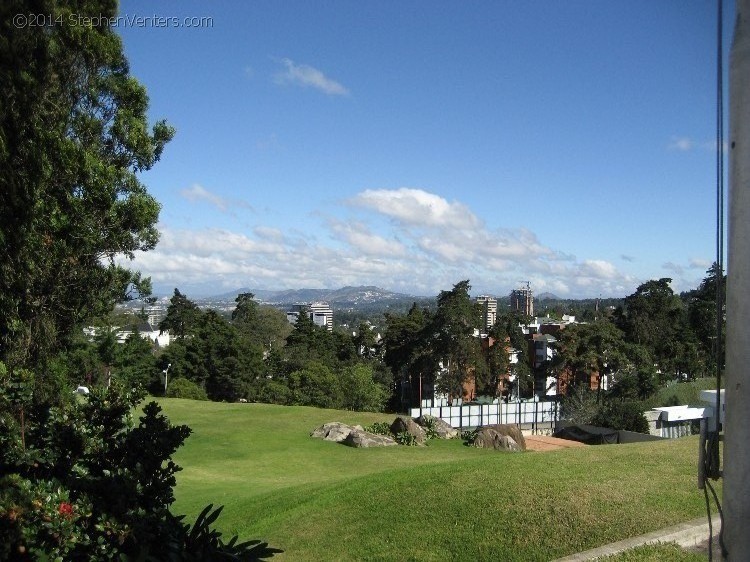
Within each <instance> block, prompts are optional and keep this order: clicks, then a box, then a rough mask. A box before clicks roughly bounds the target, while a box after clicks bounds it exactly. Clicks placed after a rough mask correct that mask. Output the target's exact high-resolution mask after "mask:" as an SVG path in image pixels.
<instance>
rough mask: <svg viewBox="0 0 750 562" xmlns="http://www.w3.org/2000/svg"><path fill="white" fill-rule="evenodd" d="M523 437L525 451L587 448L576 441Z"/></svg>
mask: <svg viewBox="0 0 750 562" xmlns="http://www.w3.org/2000/svg"><path fill="white" fill-rule="evenodd" d="M525 437H526V450H527V451H555V450H557V449H573V448H577V447H588V445H586V444H584V443H580V442H578V441H571V440H570V439H560V438H558V437H549V436H546V435H526V436H525Z"/></svg>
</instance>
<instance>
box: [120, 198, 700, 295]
mask: <svg viewBox="0 0 750 562" xmlns="http://www.w3.org/2000/svg"><path fill="white" fill-rule="evenodd" d="M199 188H200V186H193V187H192V188H190V189H189V190H185V192H183V195H184V196H185V197H188V198H191V197H192V198H193V199H195V200H205V201H208V202H210V203H212V204H213V205H215V206H217V207H219V208H221V207H222V206H223V207H226V202H224V201H223V200H222V199H221V198H217V197H216V196H215V195H212V194H211V193H209V192H207V191H206V190H204V189H202V188H200V189H199ZM335 211H339V212H340V213H341V214H342V215H343V216H339V217H335V216H332V215H323V214H320V213H318V214H316V215H314V216H315V220H319V221H320V224H319V228H318V230H316V232H315V235H314V236H311V235H310V234H309V233H302V232H287V231H282V230H280V229H278V228H276V227H274V226H271V225H268V224H255V225H254V226H253V227H252V228H251V229H249V230H247V231H246V232H237V231H233V230H231V229H223V228H207V229H200V230H189V229H184V228H182V229H176V228H173V227H171V226H170V225H169V224H160V225H159V226H158V228H159V230H160V232H161V241H160V242H159V245H158V246H157V248H156V249H155V250H153V251H151V252H146V253H141V254H138V255H137V257H136V260H135V262H134V263H133V264H131V265H132V266H133V267H135V268H137V269H140V270H141V271H142V272H143V274H144V275H149V276H151V277H152V280H153V282H154V285H155V287H156V288H157V292H160V293H165V292H169V291H171V288H173V287H179V288H180V289H181V290H183V289H185V290H188V293H189V294H191V292H192V293H195V294H196V296H200V295H210V294H219V293H221V292H224V291H228V290H233V289H237V288H240V287H253V288H258V289H263V288H302V287H309V288H335V287H340V286H344V285H378V286H381V287H384V288H387V289H391V290H396V291H401V292H405V293H409V294H414V295H435V294H437V293H438V292H439V291H440V290H443V289H449V288H450V287H452V286H453V285H454V284H455V283H456V282H457V281H460V280H461V279H470V280H471V283H472V286H473V287H474V291H475V292H487V293H491V294H497V295H503V294H506V293H507V292H508V291H509V290H510V289H512V288H515V287H517V286H518V285H519V283H520V281H521V280H524V281H525V280H529V281H531V285H532V287H533V288H534V290H535V291H536V292H537V293H541V292H545V291H550V292H553V293H555V294H557V295H559V296H562V297H566V296H567V297H574V298H579V297H591V296H599V295H604V296H625V295H627V294H630V293H632V292H633V291H634V290H635V288H636V287H637V285H638V284H639V283H641V282H643V281H645V279H637V278H635V277H634V276H633V275H630V274H628V273H625V272H623V271H621V270H620V269H618V267H617V266H616V265H615V264H613V263H612V262H610V261H608V260H607V259H603V258H602V257H601V256H591V257H583V258H578V257H576V256H574V255H571V254H570V253H567V252H564V251H562V250H561V249H558V248H553V247H551V246H550V245H548V244H547V243H545V242H543V241H541V240H539V239H538V237H537V235H536V234H535V233H534V232H532V231H531V230H528V229H511V228H490V227H488V226H487V225H486V224H485V223H484V222H483V221H482V220H481V219H480V218H479V217H478V216H477V215H476V214H475V213H474V212H473V211H472V210H471V209H470V208H469V207H468V206H467V205H465V204H463V203H462V202H460V201H448V200H446V199H445V198H443V197H441V196H440V195H437V194H435V193H431V192H429V191H426V190H423V189H418V188H408V187H402V188H397V189H367V190H364V191H361V192H360V193H357V194H356V195H354V196H353V197H350V198H349V199H347V200H346V201H344V202H342V204H341V205H339V207H338V208H337V209H335ZM255 218H256V219H257V217H255ZM629 258H630V257H629ZM630 259H633V258H630ZM702 265H704V263H703V262H702V261H701V260H698V259H694V260H692V261H691V263H689V264H686V265H685V266H679V265H677V264H673V263H668V264H664V267H665V269H666V270H668V271H670V272H671V273H676V272H682V271H688V270H691V269H692V271H696V267H700V266H702Z"/></svg>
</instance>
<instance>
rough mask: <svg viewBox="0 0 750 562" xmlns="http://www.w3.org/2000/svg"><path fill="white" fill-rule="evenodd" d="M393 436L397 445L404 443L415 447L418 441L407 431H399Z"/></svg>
mask: <svg viewBox="0 0 750 562" xmlns="http://www.w3.org/2000/svg"><path fill="white" fill-rule="evenodd" d="M393 438H394V439H395V440H396V443H398V444H399V445H406V446H408V447H416V446H417V445H418V444H419V443H417V438H416V437H415V436H414V435H412V434H411V433H409V432H408V431H400V432H399V433H397V434H396V435H394V436H393Z"/></svg>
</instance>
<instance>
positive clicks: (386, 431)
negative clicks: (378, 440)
mask: <svg viewBox="0 0 750 562" xmlns="http://www.w3.org/2000/svg"><path fill="white" fill-rule="evenodd" d="M364 429H365V431H369V432H370V433H375V434H377V435H391V424H389V423H388V422H375V423H372V424H370V425H366V426H365V428H364Z"/></svg>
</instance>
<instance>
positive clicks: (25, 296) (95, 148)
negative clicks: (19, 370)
mask: <svg viewBox="0 0 750 562" xmlns="http://www.w3.org/2000/svg"><path fill="white" fill-rule="evenodd" d="M116 10H117V4H116V2H114V1H111V0H102V1H97V0H88V1H83V2H77V3H75V6H72V5H68V4H67V3H65V2H55V1H51V0H50V1H44V2H28V1H24V0H9V1H7V2H3V4H2V9H1V10H0V39H1V40H0V99H2V100H3V102H2V104H0V170H2V173H0V248H2V256H1V257H0V261H1V262H2V265H3V266H2V268H0V360H3V361H5V362H6V363H7V364H8V366H9V367H10V368H15V367H16V366H37V365H38V364H39V362H40V361H45V360H46V359H48V358H49V357H50V355H51V354H52V353H54V352H55V351H57V350H59V349H64V348H65V347H66V346H67V344H68V343H69V341H70V338H71V336H73V335H74V333H75V328H76V327H77V326H80V324H81V322H83V321H84V320H85V319H86V318H89V317H92V316H96V315H100V314H104V313H107V312H108V311H109V310H110V309H111V307H112V305H113V303H114V302H115V301H117V300H123V299H128V298H132V297H133V296H140V295H141V294H147V293H149V292H150V283H149V282H148V280H146V279H142V278H141V277H140V275H139V274H137V273H132V272H130V271H128V270H126V269H124V268H122V267H120V266H118V265H116V263H115V257H116V256H126V257H130V258H132V257H133V255H134V252H136V251H139V250H149V249H152V248H153V247H154V246H155V245H156V242H157V240H158V232H157V230H156V226H155V225H156V222H157V219H158V214H159V204H158V202H157V201H156V200H155V199H154V198H153V197H152V196H151V195H149V194H148V193H147V191H146V189H145V187H144V186H143V185H142V184H141V182H140V181H139V179H138V174H139V173H140V172H142V171H144V170H148V169H150V168H151V167H152V166H153V165H154V164H155V163H156V161H157V160H158V159H159V158H160V156H161V153H162V150H163V148H164V146H165V144H166V143H167V142H168V141H169V140H170V139H171V138H172V135H173V131H172V129H171V128H170V127H169V126H167V125H166V124H165V123H164V122H159V123H157V124H156V125H155V126H154V127H153V128H151V130H149V126H148V123H147V107H148V98H147V96H146V91H145V89H144V88H143V86H141V85H140V84H139V83H138V82H137V81H136V80H135V79H134V78H133V77H131V76H130V74H129V72H128V64H127V61H126V59H125V57H124V55H123V52H122V45H121V40H120V37H119V35H118V34H117V33H116V32H115V29H114V28H111V27H109V26H107V25H104V24H102V25H92V26H86V25H77V24H76V22H75V18H70V17H69V16H70V15H71V14H72V13H75V14H76V16H79V17H81V16H92V17H93V19H94V20H97V21H101V22H105V21H106V19H107V18H109V17H114V16H115V15H116ZM14 14H45V15H46V16H47V17H48V18H51V19H53V20H56V23H55V24H54V25H48V26H25V27H17V26H14V25H13V23H12V16H13V15H14ZM41 382H43V381H41Z"/></svg>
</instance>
